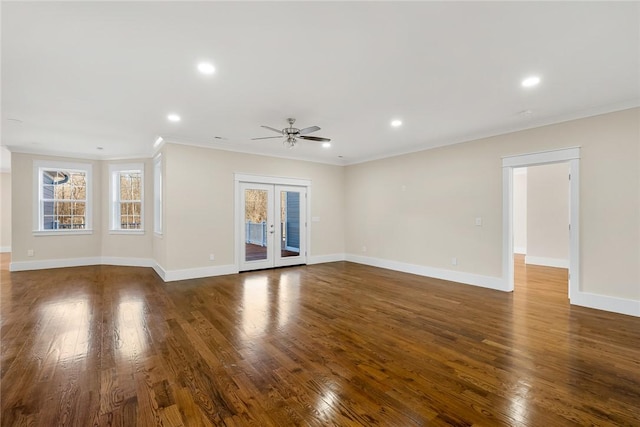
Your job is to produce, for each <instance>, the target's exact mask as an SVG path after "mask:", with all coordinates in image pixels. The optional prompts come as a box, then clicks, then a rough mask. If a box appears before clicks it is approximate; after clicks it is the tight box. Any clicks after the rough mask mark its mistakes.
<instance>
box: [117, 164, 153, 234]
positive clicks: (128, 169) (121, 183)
mask: <svg viewBox="0 0 640 427" xmlns="http://www.w3.org/2000/svg"><path fill="white" fill-rule="evenodd" d="M109 175H110V177H111V180H110V186H109V193H110V195H111V209H110V216H109V218H110V222H111V230H112V231H126V232H135V231H142V230H144V224H143V223H144V216H143V193H144V165H143V164H141V163H136V164H128V165H110V166H109Z"/></svg>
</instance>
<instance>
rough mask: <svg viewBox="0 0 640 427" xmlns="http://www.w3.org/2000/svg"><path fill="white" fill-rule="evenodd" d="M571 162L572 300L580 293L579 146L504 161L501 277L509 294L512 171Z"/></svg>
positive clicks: (511, 255) (510, 276)
mask: <svg viewBox="0 0 640 427" xmlns="http://www.w3.org/2000/svg"><path fill="white" fill-rule="evenodd" d="M565 162H567V163H569V173H570V176H571V181H570V187H569V188H570V201H569V211H570V215H571V223H570V224H571V232H570V234H569V300H572V299H575V298H576V297H577V296H578V294H579V292H580V221H579V220H580V147H571V148H565V149H560V150H551V151H543V152H538V153H528V154H520V155H514V156H507V157H503V158H502V238H503V240H502V278H503V280H504V282H505V285H506V290H507V291H508V292H510V291H513V288H514V261H513V169H514V168H518V167H527V166H537V165H545V164H551V163H565Z"/></svg>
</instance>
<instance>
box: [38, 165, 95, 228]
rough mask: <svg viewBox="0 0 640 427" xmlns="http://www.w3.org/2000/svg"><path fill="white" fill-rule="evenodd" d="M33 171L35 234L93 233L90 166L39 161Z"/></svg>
mask: <svg viewBox="0 0 640 427" xmlns="http://www.w3.org/2000/svg"><path fill="white" fill-rule="evenodd" d="M34 171H35V174H36V177H35V178H36V179H35V182H36V183H37V186H38V188H37V191H35V192H34V194H36V195H37V201H36V204H37V208H36V209H35V210H34V213H35V215H34V222H35V224H34V230H35V232H43V233H50V232H53V233H61V232H65V231H69V232H71V231H73V232H78V231H83V230H84V231H90V230H91V213H90V212H91V205H90V202H91V198H90V192H91V191H90V189H91V165H90V164H72V163H62V162H44V161H36V162H34Z"/></svg>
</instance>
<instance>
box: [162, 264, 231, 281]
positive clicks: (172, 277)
mask: <svg viewBox="0 0 640 427" xmlns="http://www.w3.org/2000/svg"><path fill="white" fill-rule="evenodd" d="M158 268H160V269H162V267H160V266H158ZM157 271H158V270H156V272H157ZM162 272H163V274H164V276H163V274H160V273H158V275H159V276H160V277H161V278H162V280H164V281H165V282H175V281H177V280H188V279H199V278H201V277H212V276H224V275H225V274H235V273H238V266H236V265H217V266H212V267H196V268H185V269H182V270H164V269H162Z"/></svg>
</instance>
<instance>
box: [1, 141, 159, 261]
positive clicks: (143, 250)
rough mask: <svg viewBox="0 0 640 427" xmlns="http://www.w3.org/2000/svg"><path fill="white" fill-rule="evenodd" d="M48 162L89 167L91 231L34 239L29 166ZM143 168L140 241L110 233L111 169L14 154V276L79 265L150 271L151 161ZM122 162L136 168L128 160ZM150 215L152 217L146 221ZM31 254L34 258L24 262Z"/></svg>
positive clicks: (102, 164) (33, 187)
mask: <svg viewBox="0 0 640 427" xmlns="http://www.w3.org/2000/svg"><path fill="white" fill-rule="evenodd" d="M37 160H51V161H63V162H72V163H89V164H91V165H92V175H93V185H92V187H91V188H92V192H93V195H92V199H93V210H92V213H93V218H92V222H93V231H92V233H91V234H83V235H70V234H65V235H57V236H51V235H34V233H33V215H34V208H35V206H34V192H35V191H37V189H36V183H34V172H33V171H34V169H33V168H34V161H37ZM140 161H144V162H145V194H146V195H148V196H147V197H146V198H145V221H146V224H145V225H146V226H145V228H146V230H145V233H144V234H143V235H123V234H110V233H109V215H108V203H107V201H108V200H109V178H108V169H109V164H110V163H124V162H125V161H122V162H120V161H118V162H107V161H97V160H85V159H75V158H62V157H53V156H41V155H32V154H22V153H13V154H12V162H11V171H12V197H11V200H12V217H13V221H12V232H13V242H12V255H11V261H12V263H11V264H12V265H11V268H12V269H13V270H21V269H31V268H45V267H58V266H65V265H83V264H100V263H113V262H115V263H121V264H124V265H151V257H152V238H151V233H152V230H153V228H152V226H151V224H152V219H151V218H153V204H152V202H151V198H150V196H151V195H152V194H153V187H152V184H153V171H152V167H151V164H150V160H140V159H138V160H137V162H140ZM126 162H136V160H127V161H126ZM150 215H151V216H150ZM28 250H33V251H34V256H32V257H30V256H27V251H28Z"/></svg>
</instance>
